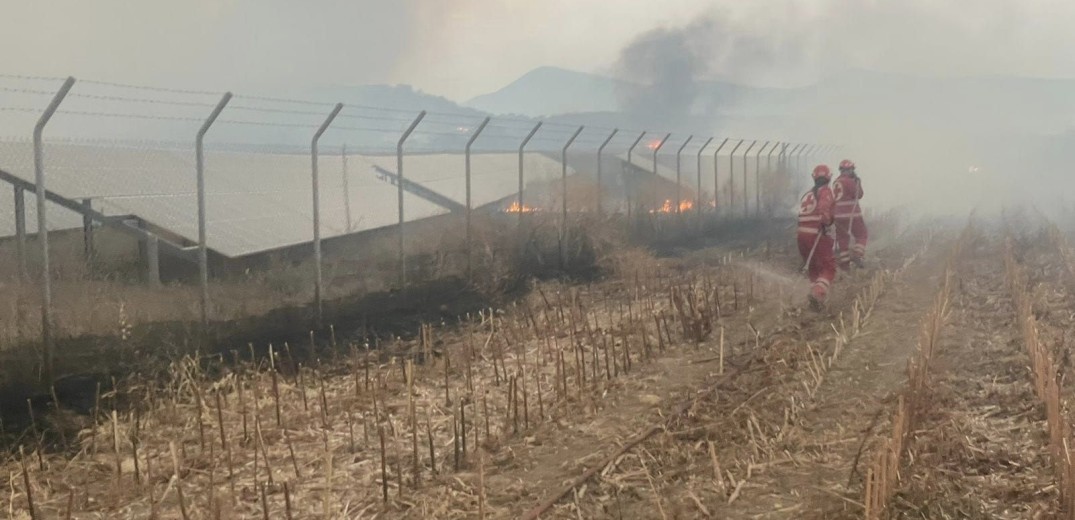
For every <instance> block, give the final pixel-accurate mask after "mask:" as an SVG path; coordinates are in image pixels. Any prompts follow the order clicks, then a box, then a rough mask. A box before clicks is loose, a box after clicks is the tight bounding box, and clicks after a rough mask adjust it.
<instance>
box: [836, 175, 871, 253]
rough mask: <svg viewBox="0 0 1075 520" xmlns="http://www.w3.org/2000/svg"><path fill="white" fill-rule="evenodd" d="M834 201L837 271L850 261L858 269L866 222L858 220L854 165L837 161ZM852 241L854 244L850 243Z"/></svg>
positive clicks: (858, 189) (857, 182)
mask: <svg viewBox="0 0 1075 520" xmlns="http://www.w3.org/2000/svg"><path fill="white" fill-rule="evenodd" d="M832 194H833V196H834V197H835V198H836V211H835V217H836V247H837V248H838V249H839V251H840V256H839V265H840V269H843V270H845V271H846V270H847V269H848V268H850V267H851V263H852V262H854V263H855V265H857V266H858V267H862V266H863V263H862V257H863V256H865V255H866V242H867V241H868V240H869V235H868V234H867V232H866V222H865V221H864V220H862V207H861V206H860V205H859V199H861V198H862V181H861V180H860V179H859V176H858V175H857V174H855V163H853V162H851V161H849V160H847V159H844V160H843V161H840V176H839V177H837V178H836V182H834V183H833V186H832ZM852 239H853V240H854V242H855V243H854V245H852V244H851V241H852Z"/></svg>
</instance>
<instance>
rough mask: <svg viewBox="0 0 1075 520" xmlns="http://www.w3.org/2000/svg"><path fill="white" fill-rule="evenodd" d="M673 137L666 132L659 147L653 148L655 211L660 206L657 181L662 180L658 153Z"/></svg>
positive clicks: (658, 144)
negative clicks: (658, 170)
mask: <svg viewBox="0 0 1075 520" xmlns="http://www.w3.org/2000/svg"><path fill="white" fill-rule="evenodd" d="M669 137H672V134H665V135H664V139H661V141H660V142H658V143H657V147H656V148H654V149H653V183H652V186H653V208H652V209H653V211H657V209H658V208H659V207H660V203H659V197H658V196H657V186H658V184H657V181H659V180H660V177H661V176H660V175H658V174H657V154H659V153H661V148H664V143H667V142H668V138H669Z"/></svg>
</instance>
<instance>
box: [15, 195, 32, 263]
mask: <svg viewBox="0 0 1075 520" xmlns="http://www.w3.org/2000/svg"><path fill="white" fill-rule="evenodd" d="M15 248H16V253H17V256H18V260H19V280H20V281H22V282H27V281H29V280H30V271H29V269H28V268H27V267H26V190H24V189H22V188H21V187H19V186H15Z"/></svg>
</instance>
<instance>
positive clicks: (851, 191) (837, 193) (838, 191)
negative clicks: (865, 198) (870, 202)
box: [832, 173, 862, 219]
mask: <svg viewBox="0 0 1075 520" xmlns="http://www.w3.org/2000/svg"><path fill="white" fill-rule="evenodd" d="M832 195H833V197H835V199H836V212H835V213H836V218H838V219H840V218H842V219H847V218H851V217H861V216H862V207H861V206H859V199H861V198H862V181H861V180H859V177H858V175H849V174H845V173H841V174H840V176H839V177H836V182H834V183H832Z"/></svg>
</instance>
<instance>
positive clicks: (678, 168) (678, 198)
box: [676, 135, 694, 215]
mask: <svg viewBox="0 0 1075 520" xmlns="http://www.w3.org/2000/svg"><path fill="white" fill-rule="evenodd" d="M692 139H694V136H693V135H688V136H687V140H686V141H683V144H682V145H681V146H680V147H679V149H678V150H676V215H679V213H680V208H679V207H680V205H681V204H683V184H682V183H681V182H680V177H681V176H680V171H681V169H682V164H681V161H680V159H681V157H682V156H683V149H684V148H686V147H687V145H688V144H690V142H691V140H692Z"/></svg>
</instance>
